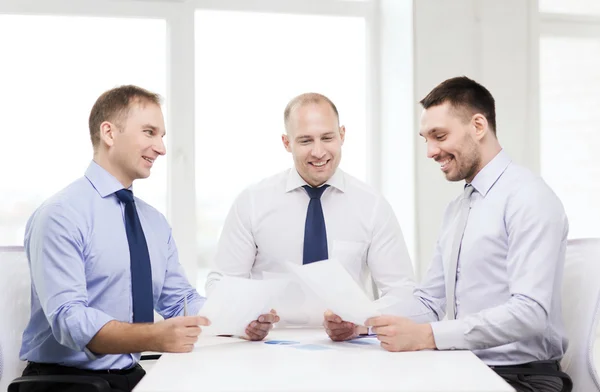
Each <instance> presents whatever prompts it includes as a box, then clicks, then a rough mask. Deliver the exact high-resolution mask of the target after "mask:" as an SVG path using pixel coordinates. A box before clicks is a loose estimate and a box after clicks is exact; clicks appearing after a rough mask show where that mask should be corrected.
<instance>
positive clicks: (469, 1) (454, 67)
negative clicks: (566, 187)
mask: <svg viewBox="0 0 600 392" xmlns="http://www.w3.org/2000/svg"><path fill="white" fill-rule="evenodd" d="M536 20H537V1H534V0H532V1H524V0H503V1H496V0H453V1H441V0H416V1H414V29H413V32H414V43H415V44H414V45H415V47H414V94H415V95H414V102H418V101H419V100H420V99H422V98H423V97H424V96H425V95H426V94H427V93H428V92H429V91H430V90H431V89H432V88H433V87H435V86H436V85H437V84H438V83H440V82H441V81H443V80H445V79H447V78H450V77H454V76H460V75H466V76H468V77H470V78H473V79H475V80H477V81H478V82H480V83H481V84H483V85H484V86H486V87H487V88H488V89H489V90H490V92H491V93H492V95H493V96H494V97H495V99H496V113H497V115H496V118H497V128H498V138H499V140H500V142H501V144H502V145H503V147H504V148H505V149H506V150H507V151H508V153H509V154H510V156H511V157H512V158H513V160H514V161H515V162H517V163H520V164H523V165H525V166H527V167H529V168H531V169H532V170H534V171H538V166H539V163H538V162H539V151H538V150H539V149H538V142H537V140H538V134H539V131H538V127H539V126H538V122H539V119H538V117H539V114H538V112H539V110H538V87H537V86H538V82H537V80H538V72H537V58H538V50H537V47H538V43H537V42H538V32H537V22H536ZM415 113H416V124H417V127H416V128H415V133H416V132H418V122H419V116H420V113H421V107H420V106H419V105H418V104H416V105H415ZM415 154H416V157H415V168H416V188H415V198H416V222H417V224H416V225H417V230H416V257H417V260H418V267H417V274H419V276H421V277H422V276H423V275H424V273H425V272H426V270H427V268H428V266H429V263H430V260H431V257H432V253H433V248H434V245H435V241H436V238H437V234H438V229H439V226H440V224H441V218H442V214H443V211H444V208H445V207H446V204H447V203H448V202H449V201H450V200H451V199H452V198H453V197H455V196H456V195H457V194H458V193H460V188H461V185H460V184H458V183H448V182H447V181H446V180H445V179H444V177H443V176H442V173H441V172H440V170H439V168H438V165H437V164H436V163H434V162H433V161H431V160H428V159H427V158H426V156H425V145H424V143H423V142H422V140H420V139H419V138H417V139H416V140H415Z"/></svg>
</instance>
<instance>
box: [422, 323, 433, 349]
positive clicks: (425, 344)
mask: <svg viewBox="0 0 600 392" xmlns="http://www.w3.org/2000/svg"><path fill="white" fill-rule="evenodd" d="M421 325H422V327H421V329H422V331H423V338H422V340H421V342H422V346H421V348H420V350H435V349H436V348H437V347H436V345H435V338H434V336H433V329H432V328H431V324H429V323H427V324H421Z"/></svg>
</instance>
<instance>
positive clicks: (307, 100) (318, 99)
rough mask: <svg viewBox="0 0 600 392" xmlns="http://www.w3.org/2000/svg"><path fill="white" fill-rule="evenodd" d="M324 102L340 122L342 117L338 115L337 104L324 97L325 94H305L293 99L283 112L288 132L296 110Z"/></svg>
mask: <svg viewBox="0 0 600 392" xmlns="http://www.w3.org/2000/svg"><path fill="white" fill-rule="evenodd" d="M322 102H325V103H327V104H328V105H329V106H331V109H332V110H333V112H334V113H335V117H337V119H338V121H339V120H340V115H339V113H338V110H337V108H336V107H335V104H334V103H333V101H331V99H329V98H327V97H326V96H324V95H323V94H319V93H304V94H300V95H298V96H297V97H295V98H293V99H292V100H291V101H290V102H289V103H288V104H287V105H286V107H285V110H284V111H283V123H284V125H285V129H286V131H287V129H288V124H289V121H290V116H291V115H292V112H293V111H294V110H295V109H296V108H299V107H302V106H304V105H308V104H311V103H322Z"/></svg>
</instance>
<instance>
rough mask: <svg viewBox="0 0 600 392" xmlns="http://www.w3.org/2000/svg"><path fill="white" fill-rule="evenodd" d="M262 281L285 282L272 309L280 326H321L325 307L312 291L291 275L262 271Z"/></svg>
mask: <svg viewBox="0 0 600 392" xmlns="http://www.w3.org/2000/svg"><path fill="white" fill-rule="evenodd" d="M262 276H263V279H266V280H271V279H279V280H282V281H285V282H286V285H285V287H284V289H283V291H282V293H281V295H280V296H278V297H277V298H276V299H275V304H274V305H273V309H275V310H276V311H277V314H278V315H279V317H280V318H281V321H280V323H279V324H278V325H280V326H291V325H294V326H321V325H323V314H324V313H325V311H326V310H327V306H325V304H324V303H323V301H322V300H321V298H320V297H318V296H317V295H316V294H315V293H314V291H312V289H311V288H310V287H308V286H306V285H305V284H304V283H303V282H302V281H301V280H300V279H299V278H298V277H297V276H296V275H294V274H292V273H289V272H287V273H281V272H270V271H263V273H262Z"/></svg>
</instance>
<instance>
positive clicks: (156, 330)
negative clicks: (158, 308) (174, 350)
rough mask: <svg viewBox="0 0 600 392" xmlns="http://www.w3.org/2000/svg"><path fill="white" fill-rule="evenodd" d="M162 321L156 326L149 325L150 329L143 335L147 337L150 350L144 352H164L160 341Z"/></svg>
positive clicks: (155, 324)
mask: <svg viewBox="0 0 600 392" xmlns="http://www.w3.org/2000/svg"><path fill="white" fill-rule="evenodd" d="M160 323H161V322H160V321H159V322H157V323H154V324H148V326H147V327H148V328H147V330H146V331H145V332H146V333H144V334H143V335H144V336H146V339H147V340H146V341H147V342H148V348H147V349H146V350H144V351H156V352H163V350H162V347H161V344H160V342H161V339H160V327H161V326H160Z"/></svg>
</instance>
